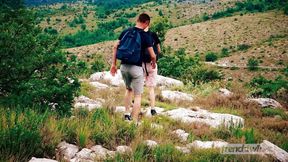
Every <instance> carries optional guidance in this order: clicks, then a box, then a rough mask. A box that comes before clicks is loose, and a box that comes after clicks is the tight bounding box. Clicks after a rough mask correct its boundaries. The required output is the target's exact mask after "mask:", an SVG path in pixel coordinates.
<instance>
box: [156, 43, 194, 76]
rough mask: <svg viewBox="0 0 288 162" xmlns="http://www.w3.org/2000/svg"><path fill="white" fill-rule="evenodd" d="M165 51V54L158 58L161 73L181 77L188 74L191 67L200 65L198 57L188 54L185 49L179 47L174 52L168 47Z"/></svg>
mask: <svg viewBox="0 0 288 162" xmlns="http://www.w3.org/2000/svg"><path fill="white" fill-rule="evenodd" d="M163 51H165V52H164V53H165V55H163V56H162V57H161V58H160V59H159V60H158V67H159V69H158V70H159V74H161V75H164V76H169V77H174V78H181V77H182V76H184V75H186V73H187V71H188V69H189V68H190V67H194V66H197V65H199V62H198V60H197V59H193V58H192V57H190V56H187V55H186V53H185V49H179V50H178V51H176V52H175V53H174V54H172V52H171V51H170V50H168V48H167V49H164V50H163ZM171 67H173V68H171Z"/></svg>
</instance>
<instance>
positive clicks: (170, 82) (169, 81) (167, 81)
mask: <svg viewBox="0 0 288 162" xmlns="http://www.w3.org/2000/svg"><path fill="white" fill-rule="evenodd" d="M156 81H157V86H159V87H172V86H183V85H184V84H183V82H181V81H179V80H176V79H173V78H169V77H164V76H161V75H157V77H156Z"/></svg>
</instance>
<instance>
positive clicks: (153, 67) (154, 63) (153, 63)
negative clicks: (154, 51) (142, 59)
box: [151, 61, 156, 69]
mask: <svg viewBox="0 0 288 162" xmlns="http://www.w3.org/2000/svg"><path fill="white" fill-rule="evenodd" d="M151 65H152V69H155V68H156V62H153V61H152V62H151Z"/></svg>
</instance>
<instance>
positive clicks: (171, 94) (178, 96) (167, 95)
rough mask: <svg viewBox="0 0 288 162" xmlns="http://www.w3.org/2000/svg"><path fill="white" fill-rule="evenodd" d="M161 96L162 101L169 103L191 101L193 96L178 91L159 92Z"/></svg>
mask: <svg viewBox="0 0 288 162" xmlns="http://www.w3.org/2000/svg"><path fill="white" fill-rule="evenodd" d="M161 96H162V97H163V99H165V100H169V101H193V96H192V95H191V94H187V93H183V92H179V91H170V90H164V91H162V92H161Z"/></svg>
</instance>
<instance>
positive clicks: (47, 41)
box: [0, 5, 79, 114]
mask: <svg viewBox="0 0 288 162" xmlns="http://www.w3.org/2000/svg"><path fill="white" fill-rule="evenodd" d="M19 6H20V5H19ZM0 10H1V12H0V21H1V24H0V54H1V55H0V68H1V73H0V104H4V105H5V106H10V107H15V106H19V105H20V106H21V107H35V108H36V107H37V108H39V109H40V110H43V111H44V110H46V109H47V108H52V109H53V110H55V111H57V112H58V113H59V114H66V113H69V112H70V109H71V104H72V102H73V99H74V97H75V95H76V92H77V91H78V89H79V83H78V81H77V78H75V76H74V73H73V71H72V70H71V69H72V67H71V65H72V63H71V62H69V61H68V60H67V59H66V56H65V55H64V54H63V53H61V52H60V51H59V41H58V39H57V37H56V36H53V35H50V34H48V33H44V32H42V30H41V29H40V28H38V27H36V25H35V22H34V17H33V16H31V15H33V14H32V13H31V12H30V11H27V10H26V9H25V8H23V7H22V8H21V7H20V8H16V9H15V8H14V9H12V7H10V6H8V5H7V6H1V8H0Z"/></svg>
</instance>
